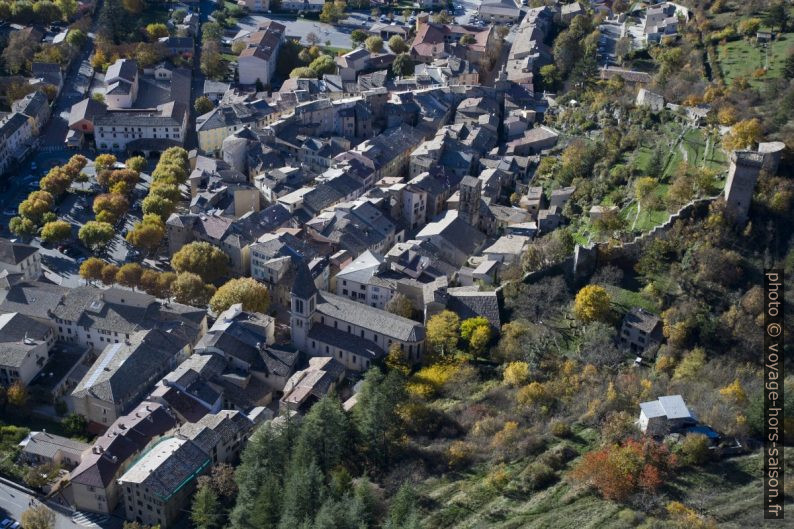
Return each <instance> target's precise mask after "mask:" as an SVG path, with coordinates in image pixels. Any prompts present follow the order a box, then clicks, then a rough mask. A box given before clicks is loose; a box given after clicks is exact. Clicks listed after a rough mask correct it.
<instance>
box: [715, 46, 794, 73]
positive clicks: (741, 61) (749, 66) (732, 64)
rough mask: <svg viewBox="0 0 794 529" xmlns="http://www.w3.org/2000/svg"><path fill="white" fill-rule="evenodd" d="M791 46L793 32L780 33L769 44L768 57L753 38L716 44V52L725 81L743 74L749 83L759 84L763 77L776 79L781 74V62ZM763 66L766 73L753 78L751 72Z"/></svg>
mask: <svg viewBox="0 0 794 529" xmlns="http://www.w3.org/2000/svg"><path fill="white" fill-rule="evenodd" d="M792 46H794V33H781V34H778V36H777V38H776V39H775V40H774V41H772V42H771V43H770V44H769V50H768V58H767V53H765V52H764V49H763V48H762V47H761V46H759V45H757V44H756V43H755V42H754V40H745V39H741V40H735V41H732V42H727V43H725V44H723V45H720V46H717V54H718V57H719V61H720V67H721V68H722V73H723V75H724V76H725V80H726V82H728V83H730V82H732V81H733V80H734V79H736V78H737V77H742V76H744V77H747V78H748V79H749V80H750V83H751V84H753V85H755V86H760V85H762V84H763V80H764V79H776V78H780V77H781V76H782V74H783V63H784V62H785V60H786V57H787V56H788V52H789V49H790V48H791V47H792ZM765 66H766V67H767V72H766V75H764V76H763V77H761V78H760V79H754V78H753V77H752V74H753V72H754V71H755V70H757V69H758V68H763V67H765Z"/></svg>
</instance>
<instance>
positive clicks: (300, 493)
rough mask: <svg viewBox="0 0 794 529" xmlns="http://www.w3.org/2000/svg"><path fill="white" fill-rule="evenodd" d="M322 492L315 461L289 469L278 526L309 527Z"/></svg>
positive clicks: (319, 502)
mask: <svg viewBox="0 0 794 529" xmlns="http://www.w3.org/2000/svg"><path fill="white" fill-rule="evenodd" d="M315 406H317V404H315ZM312 409H314V408H312ZM324 493H325V486H324V483H323V473H322V471H321V470H320V468H319V467H318V466H317V463H316V462H315V461H311V462H310V463H309V464H308V465H306V466H298V467H295V468H293V469H291V470H290V472H289V473H288V477H287V480H286V483H285V485H284V492H283V494H284V511H283V514H282V516H281V520H280V523H279V525H278V528H279V529H292V528H296V527H306V526H308V527H311V525H310V524H311V522H312V520H314V517H315V516H316V514H317V512H318V511H319V510H320V505H321V502H322V499H321V498H323V496H324ZM304 524H306V525H304Z"/></svg>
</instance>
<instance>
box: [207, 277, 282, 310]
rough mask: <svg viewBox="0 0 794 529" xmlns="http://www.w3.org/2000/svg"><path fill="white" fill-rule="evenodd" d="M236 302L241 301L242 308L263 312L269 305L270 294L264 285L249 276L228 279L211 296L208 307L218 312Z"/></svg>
mask: <svg viewBox="0 0 794 529" xmlns="http://www.w3.org/2000/svg"><path fill="white" fill-rule="evenodd" d="M236 303H242V305H243V310H246V311H249V312H262V313H264V312H266V311H267V309H268V307H269V305H270V294H269V292H268V290H267V287H266V286H265V285H263V284H262V283H260V282H259V281H257V280H256V279H253V278H251V277H241V278H236V279H230V280H229V281H227V282H226V283H224V285H223V286H221V287H220V288H219V289H218V291H217V292H215V295H214V296H212V299H211V300H210V308H211V309H212V311H213V312H215V313H216V314H220V313H221V312H223V311H225V310H226V309H228V308H229V307H231V306H232V305H234V304H236Z"/></svg>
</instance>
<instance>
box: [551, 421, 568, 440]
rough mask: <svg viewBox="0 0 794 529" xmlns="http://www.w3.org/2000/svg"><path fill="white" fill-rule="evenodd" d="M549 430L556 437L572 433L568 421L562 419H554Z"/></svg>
mask: <svg viewBox="0 0 794 529" xmlns="http://www.w3.org/2000/svg"><path fill="white" fill-rule="evenodd" d="M549 431H551V435H553V436H554V437H561V438H564V437H568V436H570V435H571V427H570V426H568V423H566V422H564V421H560V420H556V421H552V423H551V426H550V427H549Z"/></svg>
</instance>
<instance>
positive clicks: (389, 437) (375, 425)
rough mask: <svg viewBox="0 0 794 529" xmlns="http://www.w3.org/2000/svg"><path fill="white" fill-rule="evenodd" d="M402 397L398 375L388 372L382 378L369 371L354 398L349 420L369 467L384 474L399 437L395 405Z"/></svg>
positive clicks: (372, 370) (378, 372) (400, 378)
mask: <svg viewBox="0 0 794 529" xmlns="http://www.w3.org/2000/svg"><path fill="white" fill-rule="evenodd" d="M403 394H404V389H403V379H402V375H401V374H400V373H399V372H397V371H391V372H390V373H389V374H388V375H386V376H384V375H383V373H382V372H381V371H380V370H379V369H370V370H369V371H367V374H366V375H365V376H364V384H363V385H362V388H361V392H360V393H359V395H358V404H357V405H356V407H355V408H354V412H353V417H354V419H355V424H356V428H357V429H358V432H359V434H360V436H361V440H362V443H363V445H364V452H365V454H366V456H367V458H368V460H369V462H370V463H372V464H373V465H375V466H376V467H378V468H380V469H381V470H385V469H386V468H388V466H389V463H390V462H391V452H392V450H391V446H392V443H393V442H394V439H397V438H398V437H399V430H400V426H401V421H400V417H399V415H398V414H397V412H396V408H397V407H396V404H397V403H399V402H400V401H401V400H402V397H403Z"/></svg>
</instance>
